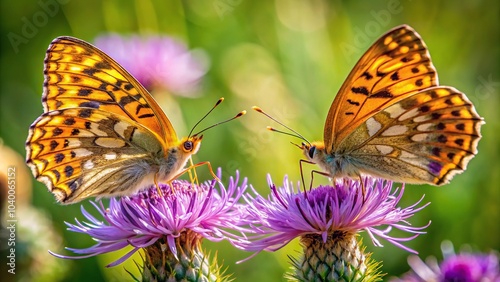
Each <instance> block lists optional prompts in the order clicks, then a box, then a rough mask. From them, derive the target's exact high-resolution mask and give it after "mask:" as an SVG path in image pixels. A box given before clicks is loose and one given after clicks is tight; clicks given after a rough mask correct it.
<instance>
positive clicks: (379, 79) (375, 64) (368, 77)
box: [323, 25, 438, 153]
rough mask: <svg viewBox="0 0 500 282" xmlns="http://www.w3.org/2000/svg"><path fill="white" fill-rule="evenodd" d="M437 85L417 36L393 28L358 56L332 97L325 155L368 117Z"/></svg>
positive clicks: (423, 47) (425, 52) (424, 50)
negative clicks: (358, 58)
mask: <svg viewBox="0 0 500 282" xmlns="http://www.w3.org/2000/svg"><path fill="white" fill-rule="evenodd" d="M436 85H438V78H437V73H436V70H435V68H434V66H433V65H432V62H431V59H430V55H429V53H428V51H427V48H426V46H425V44H424V42H423V41H422V39H421V38H420V36H419V35H418V34H417V33H416V32H415V31H414V30H413V29H412V28H411V27H409V26H407V25H402V26H399V27H396V28H394V29H392V30H390V31H389V32H387V33H386V34H385V35H383V36H382V37H381V38H380V39H378V40H377V41H376V42H375V43H374V44H373V45H372V46H371V47H370V49H368V51H367V52H366V53H365V54H364V55H363V56H362V57H361V59H360V60H359V61H358V63H357V64H356V66H355V67H354V69H353V70H352V71H351V73H350V74H349V76H348V77H347V79H346V81H345V82H344V84H343V85H342V87H341V88H340V90H339V92H338V94H337V96H336V97H335V99H334V101H333V103H332V105H331V107H330V110H329V112H328V116H327V119H326V123H325V128H324V136H323V138H324V142H325V148H326V152H327V153H331V152H333V151H335V150H336V149H337V148H338V147H339V145H340V143H342V141H343V140H344V139H345V138H346V137H347V136H348V135H349V134H350V133H351V132H352V131H353V130H354V129H356V128H357V127H358V126H360V125H361V124H362V123H364V122H365V121H366V120H367V119H368V118H369V117H371V116H373V115H374V114H376V113H377V112H379V111H381V110H382V109H383V108H386V107H388V106H390V105H392V104H394V103H397V102H398V101H400V100H401V99H404V98H405V97H408V96H409V95H412V94H413V93H416V92H418V91H420V90H423V89H425V88H428V87H431V86H436Z"/></svg>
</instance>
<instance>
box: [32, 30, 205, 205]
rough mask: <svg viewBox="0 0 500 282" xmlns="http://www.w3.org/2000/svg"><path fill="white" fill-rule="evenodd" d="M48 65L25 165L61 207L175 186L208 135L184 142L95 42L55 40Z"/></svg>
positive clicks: (147, 96)
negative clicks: (40, 110)
mask: <svg viewBox="0 0 500 282" xmlns="http://www.w3.org/2000/svg"><path fill="white" fill-rule="evenodd" d="M44 63H45V69H44V75H45V81H44V92H43V95H42V104H43V106H44V113H43V114H42V115H41V116H40V117H39V118H38V119H36V120H35V122H34V123H33V124H32V125H31V127H30V131H29V136H28V139H27V141H26V152H27V154H26V162H27V164H28V165H29V166H30V168H31V170H32V172H33V175H34V176H35V177H36V178H37V180H39V181H41V182H43V183H44V184H45V185H46V186H47V187H48V189H49V190H50V191H51V192H52V193H53V194H54V195H55V197H56V199H57V200H58V201H59V202H61V203H64V204H69V203H75V202H78V201H81V200H83V199H86V198H88V197H112V196H121V195H131V194H133V193H135V192H136V191H137V190H139V189H141V188H146V187H148V186H149V185H151V184H154V183H158V182H163V181H165V182H166V181H170V180H172V179H173V178H174V177H175V176H177V175H178V174H179V173H180V172H181V171H182V170H183V169H184V167H185V165H186V162H187V161H188V159H189V158H190V157H191V156H192V155H193V154H195V153H196V152H197V151H198V149H199V147H200V144H201V139H202V136H196V135H195V136H190V137H186V138H182V139H180V140H179V139H178V138H177V135H176V133H175V130H174V129H173V127H172V125H171V123H170V121H169V120H168V118H167V117H166V115H165V113H164V112H163V111H162V109H161V108H160V106H159V105H158V104H157V103H156V101H155V100H154V99H153V97H152V96H151V95H150V94H149V92H148V91H147V90H146V89H145V88H144V87H143V86H142V85H141V84H140V83H139V82H138V81H137V80H136V79H135V78H134V77H133V76H132V75H130V74H129V73H128V72H127V71H126V70H125V69H123V68H122V67H121V66H120V65H119V64H118V63H117V62H115V61H114V60H113V59H112V58H110V57H109V56H108V55H106V54H105V53H103V52H102V51H100V50H99V49H97V48H96V47H94V46H92V45H91V44H89V43H86V42H84V41H82V40H79V39H76V38H72V37H59V38H56V39H55V40H54V41H53V42H52V43H51V45H50V46H49V49H48V50H47V55H46V58H45V62H44Z"/></svg>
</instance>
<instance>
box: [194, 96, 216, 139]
mask: <svg viewBox="0 0 500 282" xmlns="http://www.w3.org/2000/svg"><path fill="white" fill-rule="evenodd" d="M222 101H224V97H221V98H220V99H219V100H218V101H217V103H215V105H214V106H213V107H212V108H211V109H210V111H208V113H206V114H205V115H204V116H203V117H202V118H201V119H200V120H199V121H198V122H197V123H196V124H195V125H194V126H193V128H192V129H191V131H189V135H188V138H189V137H191V133H193V131H194V129H195V128H196V127H197V126H198V124H200V122H202V121H203V120H204V119H205V118H206V117H207V116H208V115H209V114H210V113H211V112H212V111H213V110H214V109H215V108H217V106H218V105H220V103H222ZM205 130H206V128H205V129H204V130H202V131H205ZM199 133H200V132H198V133H197V134H199ZM197 134H195V135H197Z"/></svg>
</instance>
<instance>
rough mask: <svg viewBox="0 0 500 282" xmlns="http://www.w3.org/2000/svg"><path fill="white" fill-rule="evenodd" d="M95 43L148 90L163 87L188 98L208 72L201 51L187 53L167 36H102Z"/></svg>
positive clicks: (184, 48) (179, 44)
mask: <svg viewBox="0 0 500 282" xmlns="http://www.w3.org/2000/svg"><path fill="white" fill-rule="evenodd" d="M95 44H96V46H97V47H99V48H100V49H101V50H102V51H104V52H105V53H107V54H108V55H110V56H111V57H112V58H113V59H115V60H116V61H117V62H118V63H120V64H121V65H122V66H123V67H124V68H125V69H126V70H127V71H129V72H130V73H131V74H132V75H133V76H134V77H135V78H136V79H137V80H139V82H140V83H141V84H142V85H143V86H144V87H146V89H148V90H149V91H151V90H153V89H156V88H160V89H167V90H169V91H172V92H173V93H174V94H178V95H185V96H188V95H189V94H190V93H192V91H193V90H195V89H196V86H197V84H198V82H199V81H200V79H201V78H202V77H203V75H205V73H206V72H207V69H208V61H207V59H206V58H205V56H204V54H203V53H202V52H199V51H197V52H193V51H188V50H187V48H186V46H185V45H184V44H182V43H181V42H179V41H177V40H175V39H173V38H170V37H167V36H137V35H135V36H129V37H124V36H121V35H118V34H109V35H102V36H99V37H97V38H96V39H95Z"/></svg>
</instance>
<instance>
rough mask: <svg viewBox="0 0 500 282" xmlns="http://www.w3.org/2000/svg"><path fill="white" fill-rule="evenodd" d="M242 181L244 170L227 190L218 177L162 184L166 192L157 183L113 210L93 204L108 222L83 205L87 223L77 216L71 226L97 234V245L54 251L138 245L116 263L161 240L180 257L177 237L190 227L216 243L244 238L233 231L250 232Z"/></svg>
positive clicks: (86, 253) (113, 203) (87, 252)
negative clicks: (243, 222)
mask: <svg viewBox="0 0 500 282" xmlns="http://www.w3.org/2000/svg"><path fill="white" fill-rule="evenodd" d="M219 178H220V173H219ZM238 182H239V174H238V172H237V173H236V178H235V179H234V178H232V177H231V178H230V180H229V185H228V188H227V189H226V188H225V187H224V186H223V185H222V184H220V183H219V184H218V185H216V182H215V180H214V181H212V182H211V183H204V184H201V185H195V184H192V183H191V182H189V181H185V180H174V181H173V182H172V184H171V185H172V187H170V186H169V185H166V184H160V185H159V186H160V189H161V193H162V195H159V194H158V190H157V188H156V187H154V186H153V187H151V188H150V189H148V190H145V191H142V192H139V193H138V194H136V195H133V196H130V197H122V198H118V199H115V198H112V199H110V202H109V207H108V208H106V207H104V204H103V203H102V202H101V201H97V202H91V203H92V204H93V205H94V207H95V208H96V209H97V211H98V212H99V213H100V214H101V215H102V217H103V218H104V220H99V219H97V218H95V217H94V216H92V215H91V214H90V213H88V212H87V211H86V210H85V209H84V208H83V206H82V208H81V209H82V213H83V215H84V216H85V218H86V220H87V222H85V221H84V222H80V221H78V220H76V224H71V223H66V225H67V226H68V227H69V228H68V230H70V231H73V232H77V233H84V234H87V235H89V236H91V237H92V238H93V239H94V240H95V241H97V244H95V245H93V246H91V247H89V248H86V249H74V248H66V249H68V250H70V251H72V252H74V253H75V254H78V255H80V256H76V257H74V256H64V255H59V254H53V255H55V256H57V257H59V258H66V259H80V258H88V257H92V256H96V255H99V254H103V253H108V252H113V251H116V250H120V249H122V248H125V247H127V246H132V247H133V249H132V250H131V251H130V252H129V253H127V254H126V255H124V256H123V257H121V258H120V259H118V260H117V261H115V262H113V263H111V264H110V265H108V267H110V266H116V265H118V264H120V263H122V262H123V261H125V260H126V259H127V258H129V257H130V256H131V255H132V254H134V253H135V252H136V251H137V250H139V249H141V248H146V247H148V246H151V245H153V244H155V243H156V242H157V241H158V240H160V239H162V240H164V241H165V243H164V244H166V245H167V246H168V248H169V250H170V252H171V254H173V256H175V258H176V259H177V255H178V253H179V252H178V249H177V248H178V247H179V242H176V239H178V238H180V237H181V235H182V234H183V233H184V234H185V233H186V232H188V231H189V233H190V234H196V236H197V238H201V237H204V238H206V239H208V240H210V241H221V240H225V239H226V240H229V241H238V240H240V237H238V236H237V235H234V234H232V233H231V232H230V231H231V230H232V231H238V232H240V233H241V232H244V231H246V229H243V228H240V227H239V226H240V225H241V210H242V206H241V204H238V203H237V202H238V200H239V198H240V197H241V196H242V194H243V192H244V191H245V189H246V187H247V180H246V179H244V180H243V181H242V183H241V185H238ZM217 186H218V188H217ZM197 241H199V240H197Z"/></svg>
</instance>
